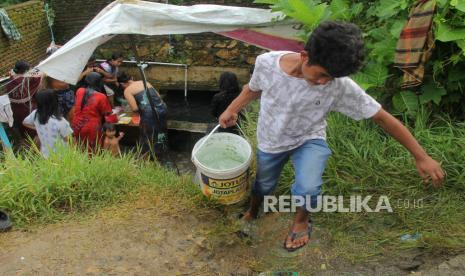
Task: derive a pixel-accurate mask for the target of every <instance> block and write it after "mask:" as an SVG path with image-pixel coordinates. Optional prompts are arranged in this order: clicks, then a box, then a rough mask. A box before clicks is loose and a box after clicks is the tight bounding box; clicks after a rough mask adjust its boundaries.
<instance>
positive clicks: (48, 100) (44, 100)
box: [35, 89, 62, 125]
mask: <svg viewBox="0 0 465 276" xmlns="http://www.w3.org/2000/svg"><path fill="white" fill-rule="evenodd" d="M35 99H36V102H37V113H36V115H35V118H38V119H39V123H40V124H41V125H45V124H46V123H47V122H48V119H50V117H52V116H54V117H55V118H56V119H58V120H61V118H62V116H61V114H60V110H59V109H58V96H57V94H56V93H55V91H53V90H52V89H42V90H40V91H39V92H38V93H37V94H36V95H35Z"/></svg>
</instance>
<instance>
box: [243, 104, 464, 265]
mask: <svg viewBox="0 0 465 276" xmlns="http://www.w3.org/2000/svg"><path fill="white" fill-rule="evenodd" d="M247 117H248V123H247V124H245V125H244V128H245V132H246V133H247V135H249V136H250V140H252V141H253V140H255V139H254V137H255V128H256V117H257V111H256V108H254V109H252V111H250V112H249V113H248V114H247ZM409 125H411V126H412V127H411V128H410V129H411V131H412V132H413V134H414V135H415V137H417V139H418V140H419V142H420V143H421V145H422V146H423V147H424V148H425V149H426V151H427V152H428V153H429V154H430V155H432V157H433V158H435V159H436V160H438V161H439V162H441V163H442V166H443V168H444V170H445V171H446V172H447V179H446V182H445V185H444V186H443V187H442V188H440V189H434V188H432V187H431V185H429V186H424V185H423V183H422V181H421V179H420V177H419V176H418V174H417V172H416V169H415V164H414V160H413V158H412V157H411V156H410V154H409V153H408V152H407V150H406V149H404V148H403V147H402V146H401V145H400V144H399V143H397V141H395V140H394V139H392V138H390V137H388V136H387V134H385V133H384V132H383V130H382V129H380V128H379V127H378V126H376V125H375V124H374V123H373V122H372V121H370V120H365V121H361V122H356V121H353V120H351V119H349V118H347V117H344V116H343V115H340V114H331V115H330V116H329V118H328V130H327V137H328V139H327V140H328V144H329V145H330V148H331V150H332V151H333V155H332V157H331V158H330V160H329V162H328V166H327V168H326V172H325V174H324V185H323V190H324V192H323V193H324V194H326V195H344V196H350V195H362V196H365V195H373V197H374V198H375V199H377V198H378V197H379V195H387V196H388V197H389V200H390V204H391V205H392V207H393V209H394V212H393V213H387V212H383V213H318V214H315V215H314V218H315V219H316V223H317V225H318V226H320V227H322V228H324V229H325V230H326V231H329V232H330V234H331V237H332V244H333V248H335V249H336V250H337V251H338V253H339V254H340V255H341V256H344V257H346V258H348V259H350V260H357V259H365V258H366V257H369V256H372V255H378V254H380V253H383V252H384V251H387V250H398V249H409V248H415V247H421V248H425V249H427V250H429V251H430V252H436V253H440V252H452V251H463V250H464V249H465V223H464V222H465V208H463V207H464V202H465V124H464V123H463V122H462V123H452V122H451V121H450V120H449V119H448V118H446V117H441V116H436V117H432V116H431V115H430V114H428V113H426V112H424V111H422V112H420V113H419V114H418V116H417V117H416V120H415V121H411V122H410V123H409ZM292 181H293V169H292V166H291V165H290V164H287V165H286V167H285V169H284V171H283V174H282V177H281V181H280V186H279V187H278V189H277V191H276V193H277V194H288V193H290V185H291V183H292ZM418 199H423V207H422V208H412V206H411V205H412V204H413V202H414V200H418ZM404 200H408V201H410V207H409V208H405V207H406V206H404V203H403V202H404ZM374 203H375V205H376V203H377V200H376V201H375V202H374ZM415 232H419V233H421V234H422V238H421V239H420V240H419V241H416V242H402V241H401V240H400V236H401V235H403V234H407V233H415Z"/></svg>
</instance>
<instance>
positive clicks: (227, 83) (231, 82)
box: [211, 72, 241, 134]
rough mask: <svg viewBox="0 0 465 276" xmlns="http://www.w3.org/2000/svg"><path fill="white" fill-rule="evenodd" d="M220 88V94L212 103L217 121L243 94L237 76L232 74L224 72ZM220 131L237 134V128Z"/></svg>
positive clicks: (212, 112)
mask: <svg viewBox="0 0 465 276" xmlns="http://www.w3.org/2000/svg"><path fill="white" fill-rule="evenodd" d="M219 88H220V92H219V93H217V94H215V96H213V100H212V103H211V114H212V115H213V116H214V117H215V118H217V119H218V118H219V117H220V115H221V114H222V113H223V112H224V111H225V110H226V108H228V106H229V105H230V104H231V102H232V101H233V100H234V99H235V98H236V97H237V96H239V93H240V92H241V90H240V88H239V82H238V81H237V76H236V74H234V73H231V72H224V73H223V74H221V76H220V81H219ZM220 131H224V132H230V133H236V134H237V128H236V126H233V127H229V128H226V129H220Z"/></svg>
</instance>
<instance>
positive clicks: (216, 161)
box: [192, 128, 252, 205]
mask: <svg viewBox="0 0 465 276" xmlns="http://www.w3.org/2000/svg"><path fill="white" fill-rule="evenodd" d="M216 129H217V128H215V129H214V130H213V131H212V133H210V134H209V135H208V136H207V137H204V138H202V139H200V140H199V141H198V142H197V143H196V144H195V146H194V149H193V150H192V162H193V163H194V165H195V166H196V168H197V172H196V181H197V182H198V184H199V187H200V189H201V190H202V193H203V194H204V195H205V196H207V197H209V198H214V199H215V200H217V201H218V202H219V203H221V204H224V205H229V204H234V203H237V202H239V201H241V200H242V199H243V198H244V196H245V195H246V193H247V187H248V184H249V169H250V164H251V162H252V147H251V146H250V144H249V142H247V140H245V139H244V138H242V137H241V136H239V135H235V134H231V133H215V134H213V132H214V131H215V130H216Z"/></svg>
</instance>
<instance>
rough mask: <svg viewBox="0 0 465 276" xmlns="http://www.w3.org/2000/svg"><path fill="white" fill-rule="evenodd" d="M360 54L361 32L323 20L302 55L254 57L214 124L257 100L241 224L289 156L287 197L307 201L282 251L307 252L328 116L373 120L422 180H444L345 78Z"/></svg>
mask: <svg viewBox="0 0 465 276" xmlns="http://www.w3.org/2000/svg"><path fill="white" fill-rule="evenodd" d="M363 48H364V43H363V39H362V33H361V31H360V29H359V28H358V27H357V26H356V25H354V24H349V23H340V22H331V21H326V22H322V23H321V24H320V25H319V26H318V27H317V28H316V29H315V30H314V31H313V33H312V35H311V36H310V38H309V39H308V41H307V43H306V45H305V48H304V50H303V51H301V52H300V53H295V52H285V51H280V52H269V53H265V54H262V55H260V56H258V58H257V60H256V63H255V70H254V72H253V75H252V78H251V80H250V82H249V84H248V85H247V86H245V87H244V89H243V90H242V92H241V94H240V95H239V97H237V98H236V99H235V100H234V101H233V102H232V103H231V105H229V107H228V108H227V109H226V111H225V112H224V113H223V114H222V115H221V116H220V118H219V123H220V124H221V126H222V127H224V128H226V127H231V126H233V125H235V124H236V121H237V117H238V113H239V112H240V110H241V109H242V108H243V107H245V106H246V105H247V104H248V103H249V102H251V101H252V100H254V99H258V98H260V99H261V100H260V113H259V118H258V125H257V139H258V150H257V175H256V181H255V183H254V185H253V188H252V197H251V204H250V208H249V209H248V211H247V212H246V213H245V214H244V216H243V217H242V219H243V220H245V221H250V220H252V219H255V218H257V214H258V210H259V206H260V205H261V202H262V200H263V198H264V196H265V195H270V194H271V193H272V192H273V191H274V189H275V187H276V185H277V184H278V178H279V176H280V174H281V171H282V169H283V166H284V165H285V164H286V162H287V161H288V159H289V158H290V159H291V160H292V163H293V166H294V169H295V181H294V183H293V185H292V187H291V193H292V195H293V196H302V197H303V198H305V200H306V201H305V202H304V204H303V205H302V206H301V207H300V208H297V212H296V215H295V218H294V223H293V225H292V226H291V228H290V230H289V233H288V235H287V236H286V238H285V240H284V248H285V249H286V250H288V251H295V250H297V249H299V248H301V247H303V246H305V245H306V244H307V243H308V242H309V239H310V230H311V225H309V212H308V210H307V208H304V206H308V205H310V206H311V207H312V208H315V207H316V204H317V196H318V195H320V193H321V185H322V184H323V180H322V175H323V172H324V170H325V167H326V163H327V160H328V158H329V156H330V155H331V150H330V149H329V147H328V145H327V143H326V120H325V119H326V116H327V114H328V113H329V112H330V111H337V112H340V113H343V114H345V115H346V116H348V117H350V118H352V119H354V120H361V119H369V118H371V119H372V120H373V121H374V122H375V123H376V124H378V125H379V126H380V127H381V128H383V129H384V130H385V131H386V132H387V133H389V134H390V135H391V136H392V137H393V138H394V139H396V140H397V141H398V142H399V143H401V144H402V145H403V146H404V147H405V148H406V149H407V150H408V151H409V152H410V153H411V154H412V156H413V157H414V159H415V162H416V167H417V170H418V172H419V174H420V176H421V177H422V178H423V179H424V180H425V181H427V180H432V181H433V184H434V185H435V186H439V185H441V184H442V182H443V179H444V172H443V170H442V169H441V166H440V165H439V163H438V162H436V161H435V160H433V159H432V158H431V157H430V156H429V155H428V154H427V153H426V152H425V150H424V149H423V148H422V147H421V146H420V145H419V143H418V142H417V140H416V139H415V138H414V137H413V136H412V134H411V133H410V132H409V130H408V129H407V128H406V127H405V126H404V125H402V123H401V122H399V121H398V120H397V119H396V118H394V117H393V116H392V115H391V114H389V113H388V112H386V111H385V110H384V109H383V108H382V107H381V105H380V104H379V103H378V102H376V101H375V100H374V99H373V98H372V97H371V96H369V95H368V94H367V93H365V91H364V90H363V89H362V88H360V86H358V85H357V84H356V83H355V82H354V81H353V80H352V79H351V78H349V77H348V76H350V75H352V74H354V73H356V72H357V71H358V70H359V69H360V68H361V66H362V62H363V57H364V54H363V52H364V49H363ZM307 196H310V204H307V199H306V198H307Z"/></svg>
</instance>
